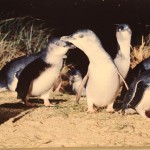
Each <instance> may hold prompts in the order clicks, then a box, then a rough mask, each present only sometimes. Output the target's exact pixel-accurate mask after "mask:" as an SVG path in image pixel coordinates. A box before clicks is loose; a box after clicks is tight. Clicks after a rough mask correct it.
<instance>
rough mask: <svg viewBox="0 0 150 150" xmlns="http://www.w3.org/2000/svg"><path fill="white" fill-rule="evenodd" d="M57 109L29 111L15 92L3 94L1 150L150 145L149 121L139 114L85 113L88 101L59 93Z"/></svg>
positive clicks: (0, 95) (40, 107) (55, 100)
mask: <svg viewBox="0 0 150 150" xmlns="http://www.w3.org/2000/svg"><path fill="white" fill-rule="evenodd" d="M52 101H53V103H55V104H56V105H55V107H44V106H43V105H42V101H40V100H37V99H32V102H33V103H36V104H37V105H38V107H35V108H26V107H25V106H24V104H23V103H22V101H20V100H17V99H16V93H15V92H14V93H13V92H4V93H0V148H41V147H105V146H150V126H149V125H150V121H149V120H148V119H147V120H146V119H144V118H142V117H141V116H140V115H138V114H134V115H127V116H122V115H120V114H118V113H117V112H116V113H114V114H109V113H107V112H106V110H105V109H103V110H102V111H100V112H98V113H93V114H90V113H87V112H86V106H87V104H86V100H85V98H82V99H81V100H80V104H79V105H77V104H76V103H75V96H73V95H68V94H61V93H56V94H54V95H53V100H52Z"/></svg>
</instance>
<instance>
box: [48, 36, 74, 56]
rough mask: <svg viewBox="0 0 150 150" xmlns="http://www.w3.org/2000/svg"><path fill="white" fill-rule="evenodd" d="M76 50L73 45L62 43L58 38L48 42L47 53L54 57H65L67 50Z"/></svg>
mask: <svg viewBox="0 0 150 150" xmlns="http://www.w3.org/2000/svg"><path fill="white" fill-rule="evenodd" d="M74 48H76V47H75V46H74V45H73V44H71V43H69V42H67V41H62V40H60V38H55V39H52V40H51V41H49V45H48V51H50V52H51V53H53V54H55V55H63V56H64V55H65V54H66V53H67V51H68V50H69V49H74Z"/></svg>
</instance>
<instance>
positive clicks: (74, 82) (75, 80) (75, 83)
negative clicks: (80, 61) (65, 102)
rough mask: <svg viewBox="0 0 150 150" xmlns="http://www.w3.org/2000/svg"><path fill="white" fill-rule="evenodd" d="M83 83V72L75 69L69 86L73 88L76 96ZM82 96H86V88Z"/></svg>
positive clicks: (72, 71)
mask: <svg viewBox="0 0 150 150" xmlns="http://www.w3.org/2000/svg"><path fill="white" fill-rule="evenodd" d="M81 83H82V75H81V72H80V71H79V70H77V69H73V70H71V71H70V77H69V84H70V86H71V87H72V91H73V93H74V94H77V92H78V88H79V86H80V84H81ZM81 96H85V87H84V88H83V90H82V93H81Z"/></svg>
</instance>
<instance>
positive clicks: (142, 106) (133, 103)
mask: <svg viewBox="0 0 150 150" xmlns="http://www.w3.org/2000/svg"><path fill="white" fill-rule="evenodd" d="M128 108H134V109H135V110H136V111H137V112H138V113H139V114H140V115H141V116H143V117H144V118H147V117H150V116H147V114H146V112H147V111H149V110H150V70H147V71H145V72H143V73H141V74H140V75H139V76H138V77H137V78H135V80H134V81H133V82H132V84H131V85H130V88H129V90H128V91H127V92H126V94H125V97H124V100H123V104H122V112H123V113H125V112H126V109H128Z"/></svg>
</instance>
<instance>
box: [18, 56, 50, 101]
mask: <svg viewBox="0 0 150 150" xmlns="http://www.w3.org/2000/svg"><path fill="white" fill-rule="evenodd" d="M47 67H50V64H47V63H45V62H44V60H43V59H42V58H38V59H36V60H34V61H33V62H31V63H30V64H28V65H27V66H26V67H25V68H24V69H23V70H22V72H21V74H20V76H19V80H18V84H17V88H16V91H17V93H18V96H17V97H18V98H21V99H25V97H26V96H27V93H28V90H29V87H30V84H31V82H32V81H33V80H34V79H36V78H37V77H38V76H39V75H40V74H41V72H42V71H44V70H45V68H47Z"/></svg>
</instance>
